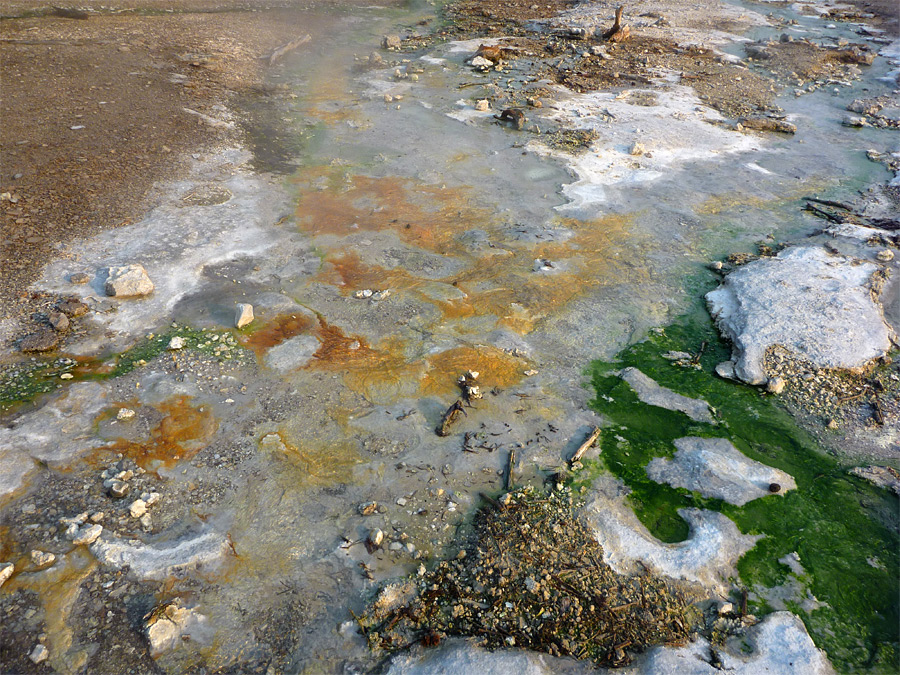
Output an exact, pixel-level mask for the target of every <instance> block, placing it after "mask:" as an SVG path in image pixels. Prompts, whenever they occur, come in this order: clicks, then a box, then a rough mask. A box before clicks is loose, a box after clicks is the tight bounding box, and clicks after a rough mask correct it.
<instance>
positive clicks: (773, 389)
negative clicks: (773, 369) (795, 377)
mask: <svg viewBox="0 0 900 675" xmlns="http://www.w3.org/2000/svg"><path fill="white" fill-rule="evenodd" d="M784 385H785V382H784V378H783V377H770V378H769V381H768V382H766V391H767V392H769V393H770V394H776V395H777V394H780V393H781V392H783V391H784Z"/></svg>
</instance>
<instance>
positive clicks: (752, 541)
mask: <svg viewBox="0 0 900 675" xmlns="http://www.w3.org/2000/svg"><path fill="white" fill-rule="evenodd" d="M629 492H630V490H629V489H628V488H627V487H626V486H625V485H624V484H623V483H622V482H621V481H619V480H617V479H615V478H613V477H611V476H600V477H598V478H597V479H596V480H595V481H594V485H593V489H592V492H591V495H590V498H589V500H588V502H587V504H586V505H585V507H584V516H585V520H586V522H587V524H588V526H589V527H590V528H591V530H592V531H593V533H594V536H595V537H596V539H597V542H598V543H599V544H600V546H602V547H603V560H604V561H605V562H606V563H607V564H609V565H610V567H612V568H613V570H615V571H616V572H618V573H620V574H632V573H636V572H639V571H640V570H641V569H642V567H641V566H642V565H643V566H646V567H648V568H650V569H651V570H653V571H655V572H657V573H659V574H664V575H666V576H670V577H672V578H675V579H684V580H685V581H691V582H696V583H698V584H700V585H702V586H703V587H705V588H708V589H710V590H714V591H716V592H720V593H726V594H727V592H728V589H730V588H731V582H730V579H732V578H736V577H737V570H736V569H735V564H736V563H737V561H738V560H739V559H740V558H741V556H743V555H744V554H745V553H746V552H747V551H749V550H750V549H751V548H753V547H754V546H755V545H756V542H757V541H758V540H759V539H761V538H762V535H749V534H742V533H741V531H740V530H738V528H737V525H735V524H734V523H733V522H732V521H731V520H729V519H728V517H727V516H724V515H722V514H721V513H718V512H716V511H704V510H701V509H694V508H684V509H679V510H678V514H679V515H680V516H681V517H682V518H684V519H685V520H686V521H687V523H688V526H689V527H690V533H689V534H688V537H687V539H685V540H684V541H682V542H678V543H676V544H667V543H665V542H662V541H660V540H659V539H657V538H656V537H654V536H653V535H652V534H650V532H649V530H647V528H646V526H645V525H644V524H643V523H642V522H641V521H640V520H638V517H637V516H636V515H635V514H634V510H633V509H632V508H631V506H630V505H629V504H628V502H627V501H626V497H627V495H628V493H629Z"/></svg>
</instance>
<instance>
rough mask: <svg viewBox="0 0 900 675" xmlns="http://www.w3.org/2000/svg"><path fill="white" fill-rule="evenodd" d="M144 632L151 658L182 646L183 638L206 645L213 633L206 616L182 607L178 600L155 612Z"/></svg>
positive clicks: (192, 609) (193, 609)
mask: <svg viewBox="0 0 900 675" xmlns="http://www.w3.org/2000/svg"><path fill="white" fill-rule="evenodd" d="M146 631H147V640H148V641H149V642H150V656H152V657H153V658H156V657H157V656H159V655H161V654H164V653H165V652H169V651H172V650H173V649H175V648H176V647H178V646H180V645H182V644H183V643H184V642H185V638H187V639H190V640H191V641H192V642H199V643H200V644H204V643H208V642H209V641H210V639H211V638H212V635H213V632H214V631H213V628H212V626H210V625H209V622H208V620H207V618H206V616H204V615H203V614H200V612H198V611H197V610H196V608H193V607H192V608H186V607H182V606H181V604H180V601H179V600H176V601H175V602H173V603H172V604H170V605H168V606H167V607H165V608H164V609H163V610H162V611H159V612H155V613H154V616H153V617H152V618H151V619H150V620H149V621H148V623H147V629H146Z"/></svg>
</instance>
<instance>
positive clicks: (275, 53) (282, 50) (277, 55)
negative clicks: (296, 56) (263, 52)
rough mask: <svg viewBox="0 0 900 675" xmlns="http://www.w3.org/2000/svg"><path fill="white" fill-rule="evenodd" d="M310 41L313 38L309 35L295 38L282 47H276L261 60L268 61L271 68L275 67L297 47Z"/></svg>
mask: <svg viewBox="0 0 900 675" xmlns="http://www.w3.org/2000/svg"><path fill="white" fill-rule="evenodd" d="M310 40H312V37H311V36H310V35H309V33H307V34H306V35H304V36H303V37H298V38H295V39H293V40H291V41H290V42H286V43H284V44H283V45H281V46H280V47H276V48H275V49H274V50H272V52H271V53H270V54H269V55H268V56H261V57H260V58H262V59H266V60H267V61H268V62H269V65H270V66H274V65H275V64H276V63H277V62H278V61H280V60H281V58H282V57H283V56H284V55H285V54H288V53H290V52H292V51H294V50H295V49H297V47H299V46H300V45H304V44H306V43H307V42H309V41H310Z"/></svg>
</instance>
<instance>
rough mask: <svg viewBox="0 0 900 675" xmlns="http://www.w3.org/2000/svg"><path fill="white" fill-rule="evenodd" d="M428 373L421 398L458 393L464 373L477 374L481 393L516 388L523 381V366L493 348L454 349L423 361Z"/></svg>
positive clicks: (423, 383)
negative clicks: (492, 389) (488, 390)
mask: <svg viewBox="0 0 900 675" xmlns="http://www.w3.org/2000/svg"><path fill="white" fill-rule="evenodd" d="M425 362H426V364H427V367H428V370H427V371H426V373H425V376H424V377H423V378H422V382H421V391H422V394H423V395H433V396H447V395H454V394H458V393H459V385H458V384H457V380H458V378H459V376H460V375H462V374H464V373H465V372H466V371H469V370H474V371H477V372H478V384H479V385H480V386H481V387H482V389H485V390H487V389H491V388H493V387H500V388H501V389H503V388H506V387H510V386H512V385H514V384H517V383H518V382H520V381H521V380H522V377H523V376H524V375H523V364H522V361H521V360H520V359H516V358H514V357H512V356H510V355H509V354H507V353H506V352H504V351H502V350H500V349H497V348H496V347H487V346H478V347H456V348H454V349H448V350H446V351H443V352H439V353H437V354H432V355H430V356H429V357H428V358H426V359H425Z"/></svg>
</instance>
